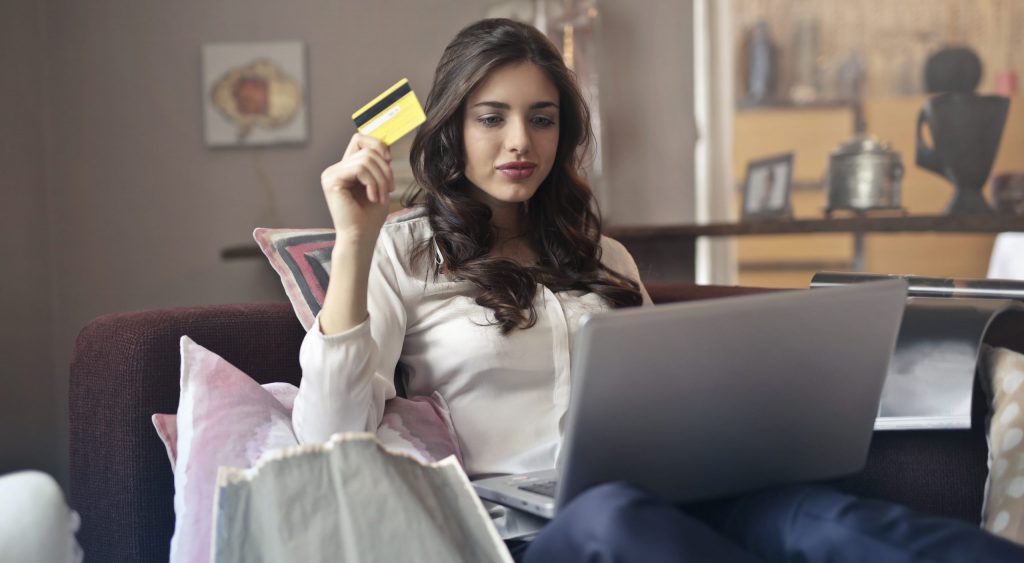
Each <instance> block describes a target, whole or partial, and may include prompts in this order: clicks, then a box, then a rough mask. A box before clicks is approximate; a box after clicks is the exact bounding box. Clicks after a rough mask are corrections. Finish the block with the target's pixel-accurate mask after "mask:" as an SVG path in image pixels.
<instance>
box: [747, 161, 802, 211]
mask: <svg viewBox="0 0 1024 563" xmlns="http://www.w3.org/2000/svg"><path fill="white" fill-rule="evenodd" d="M792 185H793V153H785V154H779V155H775V156H771V157H767V158H762V159H758V160H753V161H751V162H749V163H748V164H747V177H746V180H745V181H744V183H743V205H742V213H741V217H742V219H743V220H744V221H748V220H760V219H786V218H789V217H791V216H792V207H791V205H790V201H789V195H790V190H791V189H792Z"/></svg>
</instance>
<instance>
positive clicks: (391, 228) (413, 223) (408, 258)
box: [377, 207, 433, 275]
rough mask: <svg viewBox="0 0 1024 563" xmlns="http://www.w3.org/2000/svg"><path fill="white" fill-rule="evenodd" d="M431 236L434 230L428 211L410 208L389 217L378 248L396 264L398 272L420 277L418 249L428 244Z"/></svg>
mask: <svg viewBox="0 0 1024 563" xmlns="http://www.w3.org/2000/svg"><path fill="white" fill-rule="evenodd" d="M431 236H433V230H432V229H431V228H430V220H429V218H428V217H427V212H426V209H424V208H423V207H408V208H405V209H401V210H399V211H396V212H394V213H392V214H390V215H388V218H387V220H386V221H385V222H384V226H383V227H381V230H380V235H378V237H377V246H378V250H383V251H384V252H385V253H386V254H387V255H388V256H389V257H390V259H391V260H392V261H393V262H394V263H395V269H396V270H403V271H405V272H406V273H407V274H410V275H413V274H415V275H419V272H418V270H419V267H418V266H417V263H418V260H416V259H415V257H416V256H417V249H419V248H420V247H421V246H423V245H425V244H428V242H427V241H429V240H430V238H431ZM414 270H416V271H415V272H414Z"/></svg>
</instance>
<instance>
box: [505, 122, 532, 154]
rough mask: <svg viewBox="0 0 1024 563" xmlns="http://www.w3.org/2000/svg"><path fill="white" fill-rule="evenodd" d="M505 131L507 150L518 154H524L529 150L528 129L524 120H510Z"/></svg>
mask: <svg viewBox="0 0 1024 563" xmlns="http://www.w3.org/2000/svg"><path fill="white" fill-rule="evenodd" d="M505 131H506V135H505V148H506V149H507V150H509V151H512V152H518V153H519V154H526V153H528V152H529V151H530V129H529V124H528V123H526V121H525V120H521V119H513V120H510V121H509V127H506V128H505Z"/></svg>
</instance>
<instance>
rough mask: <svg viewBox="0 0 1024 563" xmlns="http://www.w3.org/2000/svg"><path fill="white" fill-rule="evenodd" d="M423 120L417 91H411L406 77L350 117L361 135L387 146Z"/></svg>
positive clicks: (424, 117) (424, 119) (425, 117)
mask: <svg viewBox="0 0 1024 563" xmlns="http://www.w3.org/2000/svg"><path fill="white" fill-rule="evenodd" d="M426 120H427V116H426V115H424V114H423V107H422V106H420V101H419V100H417V99H416V92H413V91H412V87H411V86H409V80H408V79H406V78H403V79H401V80H399V81H398V83H397V84H395V85H394V86H392V87H390V88H388V89H387V90H385V91H384V93H383V94H381V95H379V96H377V97H376V98H374V99H373V101H372V102H370V103H368V104H366V105H365V106H363V107H362V109H360V110H359V111H357V112H355V113H353V114H352V121H355V122H356V128H357V129H359V132H360V133H362V134H364V135H369V136H371V137H374V138H375V139H380V140H381V141H382V142H384V143H385V144H387V145H391V144H392V143H394V142H395V141H397V140H399V139H401V138H402V137H404V136H405V134H406V133H408V132H409V131H412V130H413V129H415V128H416V127H418V126H419V125H420V124H421V123H423V122H424V121H426Z"/></svg>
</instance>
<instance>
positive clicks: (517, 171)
mask: <svg viewBox="0 0 1024 563" xmlns="http://www.w3.org/2000/svg"><path fill="white" fill-rule="evenodd" d="M536 168H537V165H536V164H531V163H525V162H516V163H509V164H502V165H501V166H499V167H498V172H501V173H502V174H504V175H505V177H506V178H508V179H510V180H525V179H526V178H529V177H530V176H532V175H533V171H534V170H535V169H536Z"/></svg>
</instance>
